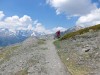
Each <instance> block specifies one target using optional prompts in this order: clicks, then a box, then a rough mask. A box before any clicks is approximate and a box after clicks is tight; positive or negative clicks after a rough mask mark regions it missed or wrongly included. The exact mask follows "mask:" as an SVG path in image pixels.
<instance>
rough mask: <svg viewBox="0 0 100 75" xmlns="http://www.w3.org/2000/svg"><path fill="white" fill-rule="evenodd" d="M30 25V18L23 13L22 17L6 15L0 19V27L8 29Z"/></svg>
mask: <svg viewBox="0 0 100 75" xmlns="http://www.w3.org/2000/svg"><path fill="white" fill-rule="evenodd" d="M31 25H32V19H31V18H30V17H29V16H27V15H24V16H23V17H19V16H12V17H6V18H5V19H4V20H2V21H0V28H9V29H21V28H23V29H25V28H28V27H29V26H31Z"/></svg>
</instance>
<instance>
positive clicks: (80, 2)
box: [47, 0, 97, 16]
mask: <svg viewBox="0 0 100 75" xmlns="http://www.w3.org/2000/svg"><path fill="white" fill-rule="evenodd" d="M47 3H48V4H50V5H51V6H52V7H54V8H55V9H56V13H57V14H61V13H65V14H66V15H69V16H81V15H85V14H88V13H90V11H92V10H94V9H96V8H97V7H96V5H95V4H93V3H92V2H91V0H47Z"/></svg>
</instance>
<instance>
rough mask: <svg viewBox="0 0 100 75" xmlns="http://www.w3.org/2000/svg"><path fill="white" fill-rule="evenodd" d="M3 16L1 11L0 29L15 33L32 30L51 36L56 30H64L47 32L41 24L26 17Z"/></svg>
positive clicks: (56, 28) (62, 29) (58, 28)
mask: <svg viewBox="0 0 100 75" xmlns="http://www.w3.org/2000/svg"><path fill="white" fill-rule="evenodd" d="M4 16H5V14H4V13H3V11H0V28H7V29H9V30H10V31H12V32H15V31H16V30H32V31H35V32H37V33H44V34H51V33H54V32H55V31H56V30H61V31H64V30H66V29H65V28H63V27H55V28H52V29H49V30H48V29H46V28H45V27H44V26H43V25H42V23H40V22H38V20H35V21H33V20H32V18H31V17H30V16H28V15H24V16H22V17H19V16H17V15H14V16H11V17H4Z"/></svg>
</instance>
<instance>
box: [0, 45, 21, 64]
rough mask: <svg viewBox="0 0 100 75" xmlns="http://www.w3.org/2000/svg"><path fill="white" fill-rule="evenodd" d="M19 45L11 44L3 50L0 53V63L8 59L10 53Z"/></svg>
mask: <svg viewBox="0 0 100 75" xmlns="http://www.w3.org/2000/svg"><path fill="white" fill-rule="evenodd" d="M19 47H20V46H13V47H10V48H8V49H6V48H5V49H6V50H4V51H3V52H1V53H0V59H2V61H0V64H2V63H3V62H4V61H7V60H9V58H10V56H11V54H12V53H13V51H14V50H16V49H18V48H19Z"/></svg>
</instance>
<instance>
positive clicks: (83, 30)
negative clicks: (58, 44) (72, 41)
mask: <svg viewBox="0 0 100 75" xmlns="http://www.w3.org/2000/svg"><path fill="white" fill-rule="evenodd" d="M97 30H100V24H98V25H95V26H92V27H88V28H85V29H81V30H78V31H76V32H71V33H69V34H66V35H64V36H63V37H62V38H60V40H64V39H68V38H71V37H74V36H75V35H81V34H84V33H87V32H89V31H97Z"/></svg>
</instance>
